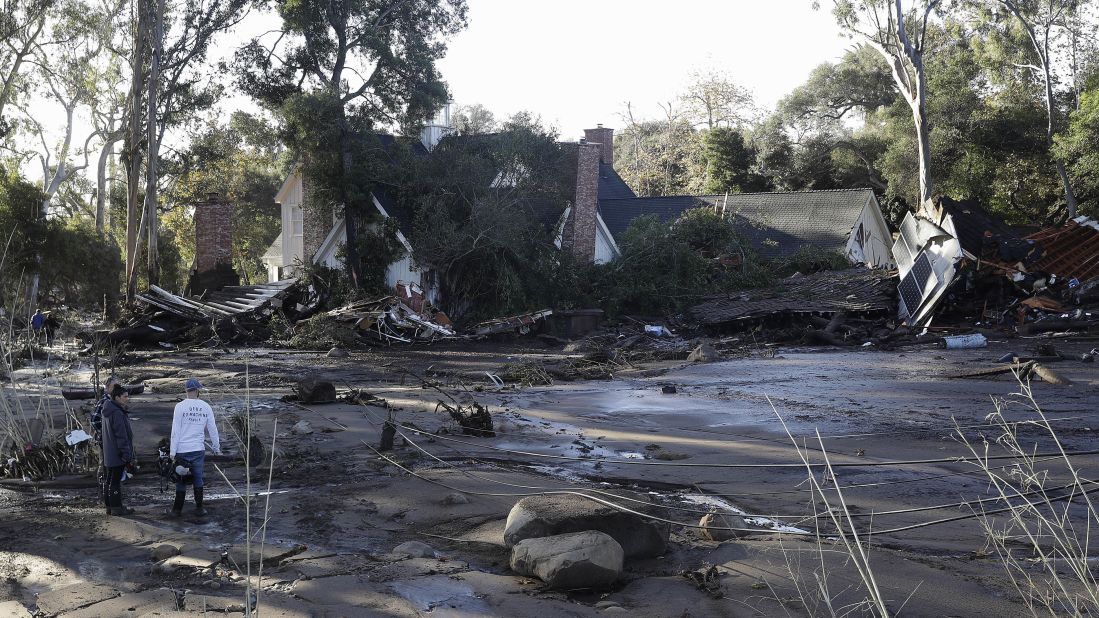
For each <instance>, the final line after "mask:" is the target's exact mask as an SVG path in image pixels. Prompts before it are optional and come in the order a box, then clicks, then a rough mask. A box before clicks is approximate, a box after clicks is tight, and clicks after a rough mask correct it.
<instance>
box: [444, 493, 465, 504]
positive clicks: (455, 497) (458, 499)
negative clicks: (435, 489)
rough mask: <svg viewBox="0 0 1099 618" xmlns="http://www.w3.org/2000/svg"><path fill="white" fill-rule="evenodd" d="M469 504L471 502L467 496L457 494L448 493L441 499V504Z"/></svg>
mask: <svg viewBox="0 0 1099 618" xmlns="http://www.w3.org/2000/svg"><path fill="white" fill-rule="evenodd" d="M470 502H472V500H470V499H469V496H467V495H465V494H463V493H459V492H453V493H449V494H447V495H446V497H445V498H443V504H448V505H455V504H469V503H470Z"/></svg>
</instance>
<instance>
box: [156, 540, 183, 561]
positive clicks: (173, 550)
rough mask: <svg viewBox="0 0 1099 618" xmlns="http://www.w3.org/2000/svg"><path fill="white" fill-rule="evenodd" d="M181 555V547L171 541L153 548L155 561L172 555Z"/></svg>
mask: <svg viewBox="0 0 1099 618" xmlns="http://www.w3.org/2000/svg"><path fill="white" fill-rule="evenodd" d="M178 555H179V547H177V546H175V545H172V544H171V543H161V544H160V545H157V546H156V547H154V548H153V561H155V562H160V561H161V560H167V559H168V558H171V557H172V556H178Z"/></svg>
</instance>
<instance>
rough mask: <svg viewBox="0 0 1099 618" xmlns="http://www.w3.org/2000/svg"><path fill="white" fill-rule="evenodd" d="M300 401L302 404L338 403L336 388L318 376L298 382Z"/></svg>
mask: <svg viewBox="0 0 1099 618" xmlns="http://www.w3.org/2000/svg"><path fill="white" fill-rule="evenodd" d="M297 394H298V400H299V401H301V402H302V403H332V402H334V401H336V387H335V386H333V385H332V383H331V382H325V381H323V380H321V379H319V378H317V377H316V376H308V377H305V378H302V379H301V380H299V381H298V388H297Z"/></svg>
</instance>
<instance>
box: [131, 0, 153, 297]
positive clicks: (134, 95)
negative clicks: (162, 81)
mask: <svg viewBox="0 0 1099 618" xmlns="http://www.w3.org/2000/svg"><path fill="white" fill-rule="evenodd" d="M147 29H148V18H147V16H146V9H145V3H144V2H138V3H137V29H136V30H135V32H134V57H133V80H132V81H131V83H130V103H131V105H130V127H129V135H128V137H127V139H128V141H129V144H128V154H129V157H130V160H129V164H130V165H129V169H128V170H127V174H126V189H127V193H126V302H127V304H129V303H132V302H133V300H134V297H135V296H136V295H137V258H138V249H139V248H140V245H141V242H140V240H141V237H140V231H139V229H138V228H139V226H140V220H141V219H142V218H144V217H143V216H142V215H143V214H144V209H142V210H141V211H139V210H138V205H137V204H138V196H139V195H140V193H139V190H140V187H141V119H142V109H141V103H142V94H143V92H142V91H143V85H144V82H145V80H144V72H145V40H146V30H147Z"/></svg>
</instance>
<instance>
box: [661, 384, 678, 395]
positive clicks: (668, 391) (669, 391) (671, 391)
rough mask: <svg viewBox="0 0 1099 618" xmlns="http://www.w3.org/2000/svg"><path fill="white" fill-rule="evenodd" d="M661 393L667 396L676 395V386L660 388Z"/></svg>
mask: <svg viewBox="0 0 1099 618" xmlns="http://www.w3.org/2000/svg"><path fill="white" fill-rule="evenodd" d="M660 392H661V393H664V394H665V395H674V394H675V393H676V390H675V387H674V386H671V385H668V386H662V387H660Z"/></svg>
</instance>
